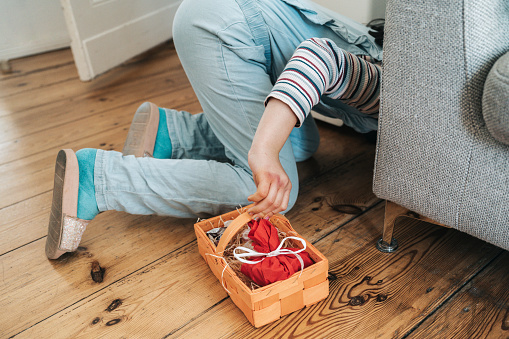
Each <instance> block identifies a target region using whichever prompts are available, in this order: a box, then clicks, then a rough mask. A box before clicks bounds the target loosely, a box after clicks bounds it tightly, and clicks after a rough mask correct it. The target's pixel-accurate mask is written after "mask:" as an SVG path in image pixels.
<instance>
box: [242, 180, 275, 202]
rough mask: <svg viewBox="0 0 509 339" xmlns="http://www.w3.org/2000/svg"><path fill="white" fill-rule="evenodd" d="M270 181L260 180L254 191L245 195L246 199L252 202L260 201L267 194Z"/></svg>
mask: <svg viewBox="0 0 509 339" xmlns="http://www.w3.org/2000/svg"><path fill="white" fill-rule="evenodd" d="M269 189H270V182H268V181H266V180H262V181H261V182H260V183H259V184H258V187H257V188H256V192H254V193H253V194H251V195H250V196H249V197H247V200H249V201H252V202H260V201H261V200H263V199H265V197H266V196H267V195H268V194H269Z"/></svg>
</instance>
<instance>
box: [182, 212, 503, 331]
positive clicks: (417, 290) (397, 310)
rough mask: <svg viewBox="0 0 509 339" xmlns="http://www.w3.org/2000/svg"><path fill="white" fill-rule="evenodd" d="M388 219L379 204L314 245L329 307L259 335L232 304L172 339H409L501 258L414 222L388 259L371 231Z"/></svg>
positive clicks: (403, 226) (460, 236) (400, 229)
mask: <svg viewBox="0 0 509 339" xmlns="http://www.w3.org/2000/svg"><path fill="white" fill-rule="evenodd" d="M383 214H384V211H383V204H379V205H378V206H377V207H376V208H375V209H373V210H370V211H369V212H368V213H366V214H365V215H363V216H361V217H360V218H359V219H358V220H357V219H356V220H355V221H354V222H352V223H349V224H347V225H346V226H344V227H342V228H340V229H339V230H338V231H337V232H336V233H335V234H334V235H330V236H328V237H327V238H325V239H323V240H321V241H319V242H318V243H316V244H315V246H316V247H317V248H318V249H319V250H320V251H321V252H322V253H324V254H326V256H327V258H328V259H329V263H330V273H331V275H332V277H333V278H332V279H330V295H329V297H328V298H327V299H326V300H325V301H322V302H320V303H318V304H316V305H315V306H312V307H309V308H305V309H303V310H301V311H298V312H295V313H293V314H290V315H288V316H286V317H283V318H282V319H280V320H279V321H276V322H274V323H272V324H269V325H266V326H265V327H262V328H259V329H253V327H252V326H251V325H250V324H249V323H247V322H246V321H244V320H243V319H240V318H241V317H242V313H241V312H240V311H239V310H238V309H236V307H235V305H234V304H233V303H231V301H230V300H227V301H225V302H224V305H221V306H220V307H214V308H212V309H210V310H209V311H208V312H206V313H205V314H202V315H201V316H200V317H199V318H197V319H193V321H191V322H190V323H188V324H187V325H186V326H185V327H183V328H181V329H180V330H179V331H177V332H174V333H173V335H175V336H176V337H183V338H201V337H204V336H207V337H208V338H245V337H256V338H275V337H277V338H293V337H302V338H402V337H404V336H405V335H406V334H407V333H408V332H409V331H410V330H412V329H413V327H414V326H415V325H417V324H418V323H419V322H420V321H421V320H422V319H423V318H425V317H426V316H427V315H429V314H431V313H432V312H433V311H434V310H435V309H436V308H437V307H439V306H440V304H441V303H443V302H444V301H445V300H447V298H448V297H450V296H451V295H452V294H453V293H455V291H456V290H457V289H458V288H460V287H461V286H462V284H463V283H465V282H466V281H468V279H470V278H471V277H472V276H474V275H475V274H476V273H477V272H478V271H479V270H480V269H482V268H483V267H484V266H485V265H486V264H487V263H489V261H490V260H491V259H492V258H494V257H496V256H497V255H498V254H499V253H500V251H501V250H500V249H498V248H496V247H494V246H492V245H487V244H485V243H482V242H480V241H479V240H478V239H475V238H473V237H470V236H468V235H466V234H464V233H460V232H458V231H455V230H452V229H446V228H440V227H438V226H434V225H431V224H427V223H423V222H420V221H411V220H410V219H408V218H407V219H405V220H403V221H402V222H400V223H399V224H398V226H397V228H396V236H397V237H398V239H399V240H400V243H401V247H400V248H399V249H398V251H397V252H396V253H393V254H386V253H381V252H379V251H378V250H377V249H376V248H375V243H376V241H377V240H378V238H379V234H378V232H373V230H372V229H371V228H370V226H371V225H372V224H373V223H375V224H377V225H380V224H381V223H382V218H383ZM211 334H212V335H211ZM467 337H468V336H465V337H463V338H467ZM423 338H431V337H430V336H424V337H423ZM444 338H445V337H444Z"/></svg>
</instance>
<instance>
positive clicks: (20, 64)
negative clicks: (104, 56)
mask: <svg viewBox="0 0 509 339" xmlns="http://www.w3.org/2000/svg"><path fill="white" fill-rule="evenodd" d="M69 63H74V59H73V56H72V53H71V49H70V48H63V49H59V50H56V51H50V52H47V53H41V54H38V55H32V56H28V57H24V58H17V59H12V60H9V65H10V66H11V69H12V71H11V72H10V73H7V74H3V73H0V82H6V81H8V80H11V79H13V78H21V77H24V78H25V79H28V77H30V76H32V75H33V74H34V73H40V72H44V71H47V70H48V69H53V68H58V67H61V66H64V65H67V64H69Z"/></svg>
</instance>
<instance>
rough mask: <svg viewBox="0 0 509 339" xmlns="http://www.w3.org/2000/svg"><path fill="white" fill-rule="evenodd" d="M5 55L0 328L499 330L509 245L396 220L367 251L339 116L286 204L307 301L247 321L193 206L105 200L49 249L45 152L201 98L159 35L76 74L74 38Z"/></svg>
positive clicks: (104, 136)
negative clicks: (316, 295)
mask: <svg viewBox="0 0 509 339" xmlns="http://www.w3.org/2000/svg"><path fill="white" fill-rule="evenodd" d="M11 64H12V73H10V74H4V75H0V154H1V156H0V266H1V273H2V281H1V283H0V284H1V285H0V286H1V288H0V337H2V338H8V337H15V338H78V337H84V338H166V337H179V338H180V337H183V338H273V337H285V338H286V337H292V338H485V337H489V338H508V337H509V288H508V286H509V265H508V263H509V254H508V252H507V251H502V250H501V249H499V248H496V247H494V246H492V245H489V244H486V243H484V242H482V241H480V240H477V239H474V238H472V237H470V236H468V235H465V234H463V233H460V232H457V231H455V230H451V229H446V228H440V227H437V226H433V225H431V224H427V223H424V222H420V221H412V220H411V219H406V218H402V219H400V220H398V222H397V225H396V231H395V232H396V233H395V236H396V238H397V239H398V241H399V243H400V249H399V250H398V251H397V252H396V253H393V254H383V253H380V252H378V251H377V250H376V249H375V242H376V241H377V239H378V238H379V236H380V234H381V225H382V218H383V206H384V204H383V202H382V201H380V200H379V199H377V198H376V197H375V196H374V195H373V194H372V192H371V176H372V167H373V161H374V145H373V144H372V143H369V142H368V141H367V140H366V139H365V138H364V137H363V136H362V135H359V134H356V133H354V132H353V131H352V130H350V129H348V128H345V127H341V128H339V127H334V126H330V125H325V124H321V123H320V125H319V127H320V130H321V136H322V142H321V145H320V149H319V150H318V152H317V153H316V155H315V156H314V157H313V158H312V159H311V160H309V161H307V162H305V163H302V164H299V171H300V172H299V173H300V181H301V193H300V197H299V200H298V202H297V205H296V206H295V208H294V209H293V210H292V211H291V212H290V213H288V214H287V217H288V218H289V219H290V221H291V222H292V225H293V226H294V228H295V229H296V230H297V231H298V232H299V233H300V234H301V235H303V236H305V237H306V238H307V239H309V240H310V241H312V242H313V243H314V244H315V246H316V247H317V248H318V249H319V250H320V251H321V252H322V253H324V254H325V255H326V256H327V257H328V259H329V262H330V274H329V280H330V295H329V297H328V298H327V299H326V300H325V301H323V302H320V303H318V304H316V305H314V306H312V307H309V308H305V309H303V310H301V311H298V312H295V313H293V314H290V315H288V316H285V317H283V318H282V319H280V320H279V321H277V322H275V323H272V324H270V325H267V326H265V327H262V328H259V329H255V328H253V327H252V326H251V325H250V324H249V323H248V322H247V321H246V319H245V318H244V316H243V314H242V313H241V312H240V311H239V310H238V309H237V308H236V307H235V305H234V304H233V303H232V302H231V300H230V299H229V298H228V296H227V294H226V292H225V291H224V290H223V288H222V287H221V284H220V283H219V282H218V281H217V279H216V278H215V277H214V275H213V274H212V273H211V272H210V270H209V269H208V266H207V265H206V264H205V262H204V261H203V260H202V258H201V257H200V255H199V253H198V248H197V244H196V240H195V235H194V231H193V224H194V222H195V220H194V219H193V220H191V219H184V220H182V219H180V220H179V219H173V218H167V217H158V216H136V215H128V214H124V213H119V212H105V213H103V214H101V215H99V216H98V217H97V218H96V220H95V221H94V222H93V223H91V224H90V225H89V228H88V229H87V231H86V232H85V234H84V236H83V240H82V243H81V247H80V248H79V250H78V251H77V252H76V253H73V254H69V255H65V256H63V257H62V258H61V259H59V260H56V261H49V260H47V259H46V257H45V254H44V244H45V241H46V232H47V221H48V216H49V208H50V201H51V195H52V187H53V169H54V161H55V158H56V154H57V151H58V150H59V149H61V148H73V149H75V150H77V149H80V148H84V147H94V148H103V149H111V150H118V151H120V150H121V149H122V145H123V142H124V139H125V137H126V135H127V130H128V128H129V124H130V121H131V118H132V114H133V112H134V111H135V110H136V108H137V106H138V105H139V104H140V103H141V102H143V101H146V100H149V101H152V102H155V103H157V104H158V105H160V106H165V107H171V108H176V109H182V110H187V111H190V112H199V111H200V106H199V104H198V102H197V100H196V97H195V95H194V93H193V91H192V88H191V87H190V85H189V82H188V81H187V79H186V77H185V74H184V72H183V70H182V68H181V66H180V64H179V61H178V58H177V55H176V53H175V50H174V48H173V46H172V45H171V44H165V45H163V46H161V47H159V48H157V49H155V50H153V51H152V52H151V53H147V54H145V55H143V56H141V57H138V58H136V59H135V60H132V61H130V62H128V63H126V64H125V65H123V66H121V67H118V68H116V69H115V70H113V71H111V72H109V73H107V74H106V75H103V76H101V77H99V78H98V79H96V80H94V81H92V82H88V83H83V82H80V81H79V79H78V75H77V72H76V69H75V66H74V63H73V59H72V55H71V52H70V50H61V51H56V52H51V53H47V54H43V55H38V56H33V57H28V58H24V59H19V60H14V61H12V63H11ZM345 205H347V206H345ZM348 205H349V206H348ZM99 267H101V268H102V269H104V279H103V281H102V282H95V281H94V280H93V279H92V274H91V271H92V270H96V271H97V270H99Z"/></svg>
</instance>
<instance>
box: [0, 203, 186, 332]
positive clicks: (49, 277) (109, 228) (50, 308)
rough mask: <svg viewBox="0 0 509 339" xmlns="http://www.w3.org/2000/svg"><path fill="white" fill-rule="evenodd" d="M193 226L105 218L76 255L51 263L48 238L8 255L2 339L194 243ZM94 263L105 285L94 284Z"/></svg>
mask: <svg viewBox="0 0 509 339" xmlns="http://www.w3.org/2000/svg"><path fill="white" fill-rule="evenodd" d="M193 222H194V220H189V219H182V220H178V219H169V218H163V217H150V216H130V215H127V214H124V213H118V212H113V213H105V214H101V215H100V216H98V217H97V218H96V220H94V222H93V223H91V224H90V225H89V226H88V227H87V230H86V232H85V234H84V236H83V241H82V243H81V244H80V246H81V249H80V250H78V251H77V252H75V253H74V254H66V255H65V256H63V257H61V258H60V259H59V260H56V261H50V260H48V259H47V258H46V256H45V254H44V244H45V242H46V239H45V238H43V239H40V240H38V241H35V242H33V243H30V244H28V245H25V246H23V247H22V248H20V249H17V250H14V251H11V252H9V253H7V254H4V255H3V256H1V257H0V264H1V266H2V289H1V290H2V292H1V294H0V309H2V317H0V328H1V329H2V335H6V336H10V335H14V334H16V333H18V332H20V331H22V330H24V329H25V328H27V327H29V326H32V325H34V324H36V323H37V322H39V321H42V320H44V319H45V318H47V317H49V316H51V315H52V314H54V313H57V312H59V311H60V310H62V309H64V308H66V307H69V306H70V305H72V304H74V303H76V302H77V301H79V300H81V299H83V298H86V297H88V296H90V295H91V294H93V293H95V292H97V291H100V290H101V289H103V288H104V287H106V286H109V285H111V284H112V283H114V282H115V281H117V280H119V279H122V278H124V277H126V276H127V275H129V274H130V273H132V272H134V271H136V270H139V269H140V268H142V267H146V266H147V265H149V264H150V263H152V262H153V261H156V260H158V259H159V258H161V257H164V256H165V255H167V254H168V253H170V252H172V251H175V250H177V249H178V248H180V247H182V246H185V245H186V244H187V243H190V242H192V241H194V232H193V229H192V224H193ZM94 261H97V262H98V263H99V264H100V266H101V267H102V268H104V269H105V275H104V280H103V282H102V283H97V282H94V281H93V280H92V277H91V269H92V263H93V262H94ZM146 269H150V267H146Z"/></svg>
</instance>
